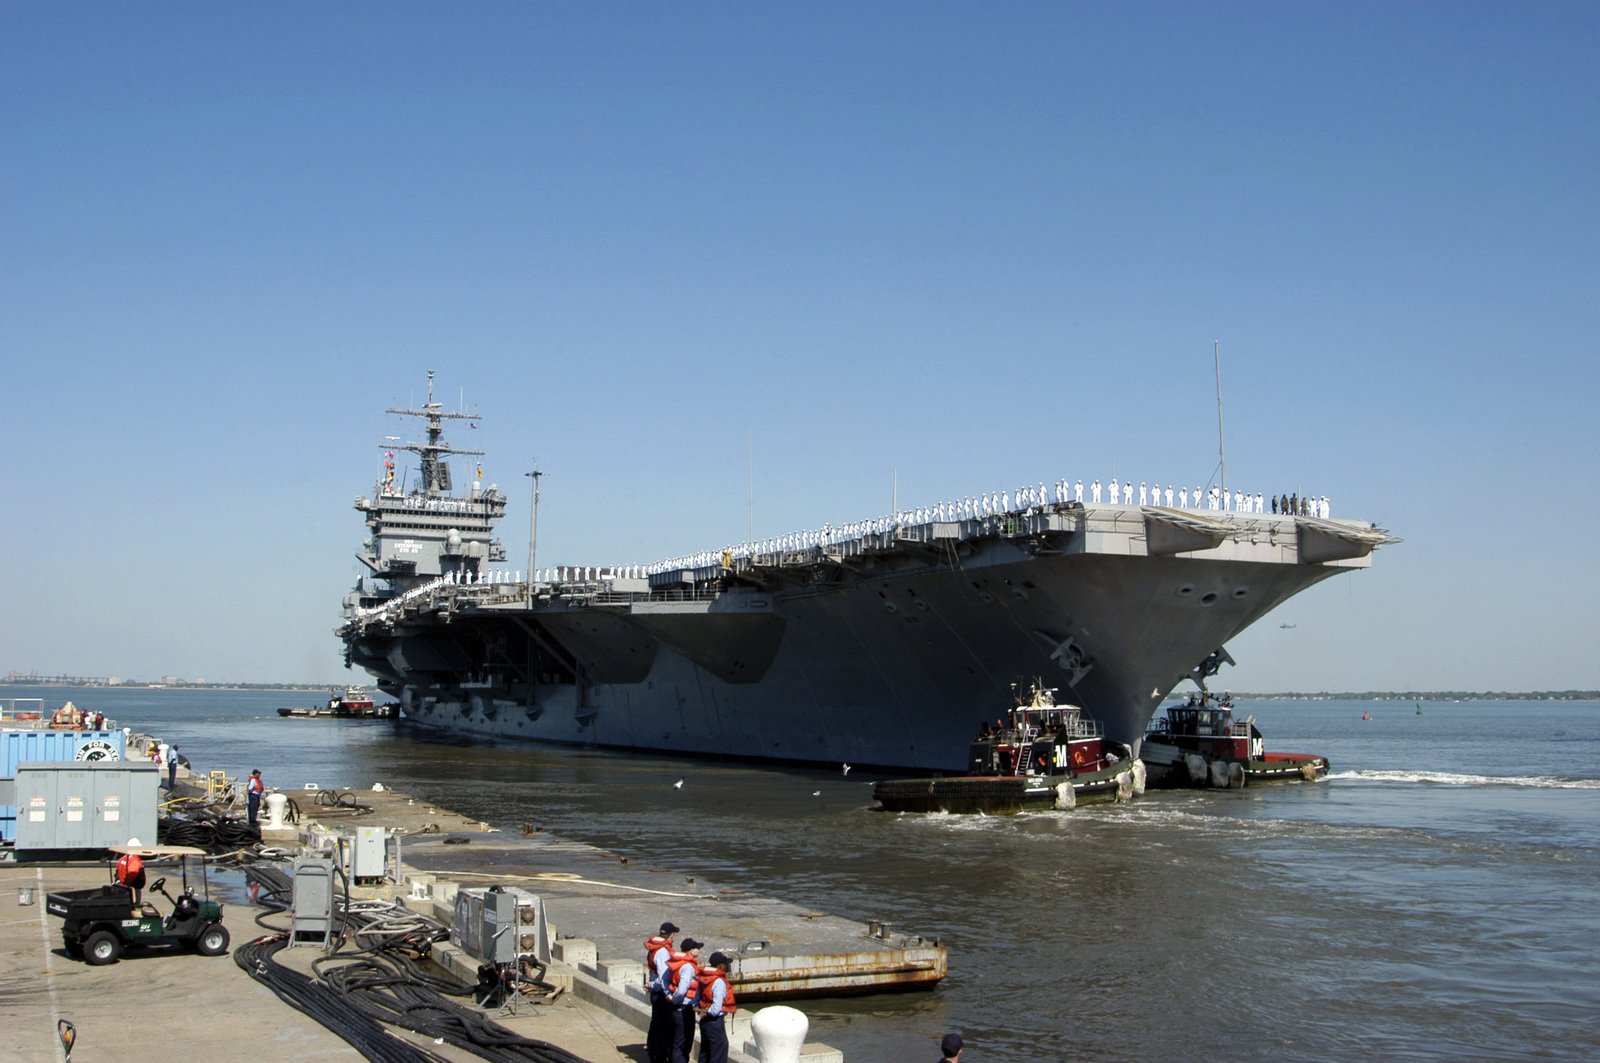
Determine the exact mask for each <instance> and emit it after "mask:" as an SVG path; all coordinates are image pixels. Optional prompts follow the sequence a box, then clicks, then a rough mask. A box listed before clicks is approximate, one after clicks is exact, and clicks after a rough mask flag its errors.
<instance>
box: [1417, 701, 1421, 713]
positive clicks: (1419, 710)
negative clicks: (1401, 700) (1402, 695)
mask: <svg viewBox="0 0 1600 1063" xmlns="http://www.w3.org/2000/svg"><path fill="white" fill-rule="evenodd" d="M1417 715H1418V716H1421V715H1422V702H1420V701H1419V702H1417Z"/></svg>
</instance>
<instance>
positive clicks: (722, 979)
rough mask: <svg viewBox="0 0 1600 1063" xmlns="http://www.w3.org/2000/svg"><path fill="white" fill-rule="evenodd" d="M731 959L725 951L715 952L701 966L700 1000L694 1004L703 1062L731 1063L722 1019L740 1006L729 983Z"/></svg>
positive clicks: (701, 1062) (701, 1061)
mask: <svg viewBox="0 0 1600 1063" xmlns="http://www.w3.org/2000/svg"><path fill="white" fill-rule="evenodd" d="M728 962H729V961H728V957H727V956H726V955H725V954H723V953H721V952H713V953H712V954H711V959H710V960H708V961H707V962H706V965H705V966H704V967H701V968H700V973H699V976H698V980H699V982H700V1000H699V1002H698V1006H697V1007H696V1008H695V1014H697V1015H699V1016H700V1063H728V1031H727V1030H726V1029H725V1028H724V1024H723V1021H722V1019H723V1016H725V1015H730V1014H732V1013H733V1012H734V1011H737V1010H738V1006H737V1005H736V1004H735V1002H734V999H733V986H732V985H730V984H729V983H728Z"/></svg>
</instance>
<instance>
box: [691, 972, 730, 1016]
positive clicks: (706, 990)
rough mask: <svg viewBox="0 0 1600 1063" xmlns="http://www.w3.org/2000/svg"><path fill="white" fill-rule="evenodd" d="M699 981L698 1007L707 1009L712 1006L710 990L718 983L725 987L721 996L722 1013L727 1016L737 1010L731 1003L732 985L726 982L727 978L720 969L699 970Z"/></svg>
mask: <svg viewBox="0 0 1600 1063" xmlns="http://www.w3.org/2000/svg"><path fill="white" fill-rule="evenodd" d="M699 981H700V1007H702V1008H709V1007H710V1006H711V1005H712V1003H713V1001H712V999H711V993H712V990H714V989H715V988H716V986H717V983H718V982H721V983H722V984H723V985H724V986H726V987H727V988H726V989H725V990H724V992H723V994H722V1013H723V1014H724V1015H729V1014H732V1013H733V1012H735V1011H738V1010H739V1009H738V1007H737V1006H736V1005H735V1004H734V1002H733V983H732V982H730V981H728V976H727V975H725V974H723V973H722V968H721V967H702V968H700V973H699Z"/></svg>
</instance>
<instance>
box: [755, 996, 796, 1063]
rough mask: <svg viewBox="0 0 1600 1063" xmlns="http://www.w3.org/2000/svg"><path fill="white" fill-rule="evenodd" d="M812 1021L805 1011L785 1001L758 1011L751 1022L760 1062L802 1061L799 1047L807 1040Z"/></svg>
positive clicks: (788, 1062)
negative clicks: (789, 1005)
mask: <svg viewBox="0 0 1600 1063" xmlns="http://www.w3.org/2000/svg"><path fill="white" fill-rule="evenodd" d="M810 1028H811V1020H810V1019H807V1018H806V1013H805V1012H803V1011H800V1010H798V1009H796V1008H791V1007H787V1006H785V1005H783V1004H774V1005H773V1006H772V1007H770V1008H762V1009H761V1010H760V1011H758V1012H756V1014H755V1018H754V1019H753V1020H752V1021H751V1023H750V1031H751V1033H753V1034H754V1035H755V1039H756V1051H757V1052H758V1053H759V1054H760V1056H761V1063H800V1049H801V1048H802V1047H804V1046H805V1043H806V1031H807V1030H809V1029H810Z"/></svg>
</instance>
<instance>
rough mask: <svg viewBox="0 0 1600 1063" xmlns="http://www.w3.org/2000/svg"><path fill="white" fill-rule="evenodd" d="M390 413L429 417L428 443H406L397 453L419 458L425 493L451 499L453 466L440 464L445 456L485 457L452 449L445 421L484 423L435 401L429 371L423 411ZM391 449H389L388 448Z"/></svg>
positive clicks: (428, 495)
mask: <svg viewBox="0 0 1600 1063" xmlns="http://www.w3.org/2000/svg"><path fill="white" fill-rule="evenodd" d="M387 412H389V413H398V414H401V415H402V416H405V417H425V418H427V421H428V441H427V442H426V443H406V444H404V445H402V446H399V447H396V448H394V449H396V450H409V451H410V452H411V453H413V454H415V455H417V458H418V460H419V462H420V464H421V466H422V468H421V472H422V493H423V494H424V495H425V496H427V497H428V498H439V497H441V496H443V495H448V494H449V493H450V492H451V490H452V488H451V486H450V466H449V465H448V464H447V463H445V462H443V461H440V460H439V459H440V457H441V456H443V455H445V454H471V455H482V454H483V451H481V450H462V449H457V448H456V447H452V446H451V445H450V444H449V443H446V442H444V441H443V439H444V421H445V420H446V419H447V418H448V419H450V420H456V421H472V422H474V424H473V427H477V425H476V423H475V422H477V421H478V420H480V419H481V415H479V414H476V413H446V412H445V409H444V406H443V405H441V404H440V403H437V402H435V401H434V400H433V370H432V369H430V370H428V401H427V403H426V404H424V405H423V407H422V409H420V410H405V409H400V408H398V407H394V406H391V407H389V409H388V411H387ZM385 449H388V448H385Z"/></svg>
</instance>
